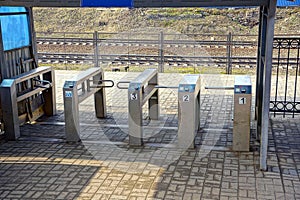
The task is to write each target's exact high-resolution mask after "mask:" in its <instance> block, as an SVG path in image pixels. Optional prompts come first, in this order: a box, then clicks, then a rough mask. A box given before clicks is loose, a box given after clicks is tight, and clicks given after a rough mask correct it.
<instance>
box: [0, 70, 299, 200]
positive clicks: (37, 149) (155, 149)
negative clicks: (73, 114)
mask: <svg viewBox="0 0 300 200" xmlns="http://www.w3.org/2000/svg"><path fill="white" fill-rule="evenodd" d="M76 73H77V72H70V71H67V72H66V71H57V72H56V81H57V93H58V96H57V109H58V113H57V115H56V116H54V117H48V118H47V117H43V118H42V119H40V120H38V121H37V122H36V123H35V124H26V125H24V126H21V138H20V140H19V141H11V142H5V141H1V143H0V199H286V200H290V199H300V177H299V174H300V123H298V122H299V116H296V117H295V118H294V119H293V118H291V117H289V116H287V117H286V118H283V117H282V116H276V117H274V116H273V115H272V117H271V120H270V129H269V130H270V131H269V139H270V140H269V153H268V170H267V171H260V170H259V142H258V141H257V140H256V139H255V123H253V125H252V130H251V143H250V144H251V149H250V152H233V151H232V150H231V145H232V109H233V107H232V101H233V97H232V93H233V92H232V91H218V90H214V91H212V90H205V89H204V86H206V85H214V86H218V85H223V86H224V85H232V84H233V78H234V77H233V76H226V75H202V88H201V128H200V130H199V131H198V133H197V136H196V141H195V143H196V148H195V149H178V148H176V145H174V144H176V141H177V125H178V120H177V118H178V116H177V91H176V89H161V90H160V97H161V115H160V119H159V120H158V121H156V122H152V121H150V120H149V119H148V118H147V110H146V107H145V108H144V109H143V111H144V113H143V116H144V120H143V123H144V133H145V137H144V142H145V145H144V146H143V147H135V148H133V147H129V146H128V135H127V115H128V113H127V102H126V100H127V91H126V90H119V89H117V88H112V89H110V88H107V89H106V93H107V109H108V117H107V118H106V119H97V118H95V116H94V115H95V114H94V111H93V99H92V98H90V99H88V100H86V101H84V102H83V103H82V104H81V105H80V128H81V138H82V142H81V143H78V144H67V143H65V135H64V126H63V124H64V123H63V122H64V116H63V102H62V90H61V88H62V84H63V82H64V80H65V79H68V78H70V77H72V76H74V75H76ZM136 75H137V73H131V72H130V73H106V74H105V76H106V78H107V79H114V80H116V81H118V80H130V79H132V78H134V77H135V76H136ZM182 76H183V75H182V74H160V75H159V81H160V84H161V85H168V86H176V85H177V84H178V82H179V80H180V79H181V77H182ZM252 80H253V82H255V81H254V79H252ZM253 102H254V101H253ZM253 102H252V103H253ZM252 117H253V116H252Z"/></svg>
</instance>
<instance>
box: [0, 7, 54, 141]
mask: <svg viewBox="0 0 300 200" xmlns="http://www.w3.org/2000/svg"><path fill="white" fill-rule="evenodd" d="M0 17H1V18H0V25H1V26H0V66H1V67H0V73H1V74H0V82H1V85H0V92H1V96H0V102H1V104H0V113H1V115H0V120H1V122H2V124H4V129H5V136H6V139H8V140H16V139H17V138H18V137H19V136H20V131H19V124H24V123H26V122H32V121H35V120H36V119H37V118H39V117H40V116H42V115H43V114H47V115H54V114H55V112H56V109H55V86H54V83H55V81H54V72H53V70H52V68H51V67H42V68H41V67H39V68H38V65H37V63H36V59H35V58H36V46H35V44H36V43H35V36H34V34H33V33H34V28H33V20H32V9H31V8H26V7H0Z"/></svg>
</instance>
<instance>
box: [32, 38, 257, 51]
mask: <svg viewBox="0 0 300 200" xmlns="http://www.w3.org/2000/svg"><path fill="white" fill-rule="evenodd" d="M37 44H38V45H67V46H71V45H75V46H94V45H95V40H94V39H91V38H42V37H38V38H37ZM97 44H98V46H159V45H161V44H160V41H158V40H148V39H140V40H139V39H132V40H130V39H98V40H97ZM163 45H164V46H165V47H179V46H180V47H182V48H194V47H203V46H206V47H220V46H224V47H225V48H226V47H227V46H228V45H229V44H228V42H227V41H224V40H220V41H218V40H213V41H203V40H164V42H163ZM230 45H231V46H232V47H233V48H239V47H241V48H255V46H256V45H257V42H256V41H232V42H231V43H230Z"/></svg>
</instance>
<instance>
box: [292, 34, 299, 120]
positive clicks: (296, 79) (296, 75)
mask: <svg viewBox="0 0 300 200" xmlns="http://www.w3.org/2000/svg"><path fill="white" fill-rule="evenodd" d="M299 58H300V39H299V41H298V45H297V57H296V59H297V64H296V74H295V87H294V104H293V118H294V117H295V112H296V96H297V83H298V70H299Z"/></svg>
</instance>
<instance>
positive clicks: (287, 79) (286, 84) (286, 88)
mask: <svg viewBox="0 0 300 200" xmlns="http://www.w3.org/2000/svg"><path fill="white" fill-rule="evenodd" d="M289 42H290V41H289ZM289 42H288V43H289ZM290 52H291V45H288V55H287V61H286V72H285V88H284V104H285V106H284V112H283V117H285V113H286V111H287V107H286V96H287V90H288V81H289V65H290Z"/></svg>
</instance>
